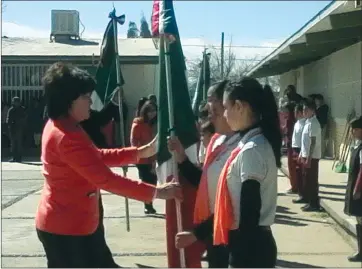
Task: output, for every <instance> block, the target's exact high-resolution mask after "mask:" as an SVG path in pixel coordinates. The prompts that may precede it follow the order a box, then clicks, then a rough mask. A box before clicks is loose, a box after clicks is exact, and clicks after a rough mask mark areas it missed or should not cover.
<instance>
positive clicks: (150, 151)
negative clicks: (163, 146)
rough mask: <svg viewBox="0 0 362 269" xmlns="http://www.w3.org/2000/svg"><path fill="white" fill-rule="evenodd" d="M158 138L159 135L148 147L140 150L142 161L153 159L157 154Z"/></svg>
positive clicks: (139, 154) (139, 155)
mask: <svg viewBox="0 0 362 269" xmlns="http://www.w3.org/2000/svg"><path fill="white" fill-rule="evenodd" d="M157 138H158V135H156V136H155V138H154V139H153V140H152V141H151V142H150V143H148V144H147V145H144V146H141V147H139V148H138V157H139V158H140V159H144V158H149V157H152V156H154V155H155V154H156V153H157Z"/></svg>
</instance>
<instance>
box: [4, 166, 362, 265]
mask: <svg viewBox="0 0 362 269" xmlns="http://www.w3.org/2000/svg"><path fill="white" fill-rule="evenodd" d="M40 169H41V166H40V165H39V163H37V162H35V163H28V164H16V163H15V164H13V163H7V162H2V176H1V178H2V203H1V205H2V263H1V266H2V267H4V268H5V267H46V259H45V257H44V251H43V249H42V246H41V244H40V243H39V241H38V239H37V237H36V233H35V230H34V213H35V211H36V207H37V203H38V201H39V197H40V189H41V187H42V182H43V181H42V176H41V174H40ZM129 176H130V177H131V178H132V177H133V178H136V177H137V172H136V170H135V169H134V168H131V169H130V171H129ZM279 183H280V184H279V200H278V212H277V217H276V224H275V225H274V226H273V232H274V235H275V238H276V241H277V244H278V252H279V254H278V267H286V268H292V267H295V268H306V267H361V264H358V263H357V264H356V263H354V264H353V263H349V262H348V261H347V259H346V256H348V255H349V254H351V253H352V252H353V251H354V249H355V242H354V241H355V240H352V239H351V238H350V236H348V235H347V234H346V233H344V231H342V230H341V229H340V228H339V226H337V225H336V224H335V222H334V221H333V220H332V219H331V218H330V217H329V216H328V215H327V214H326V213H304V212H302V211H301V210H300V206H299V205H294V204H292V202H291V200H292V198H294V196H292V195H286V194H285V190H286V189H288V187H289V184H288V180H287V178H286V177H284V176H283V175H282V174H281V175H280V177H279ZM103 201H104V207H105V221H104V222H105V227H106V238H107V242H108V245H109V247H110V249H111V250H112V251H113V254H114V257H115V260H116V261H117V262H118V263H119V264H120V265H121V266H125V267H166V266H167V263H166V244H165V221H164V219H163V216H162V215H159V216H156V217H146V216H144V214H143V205H142V203H140V202H136V201H131V200H130V214H131V231H130V232H127V231H126V221H125V202H124V198H122V197H117V196H115V195H112V194H109V193H104V196H103ZM155 208H156V209H157V210H158V211H159V213H163V212H164V203H163V202H162V201H156V202H155ZM203 265H204V267H207V264H206V263H204V264H203Z"/></svg>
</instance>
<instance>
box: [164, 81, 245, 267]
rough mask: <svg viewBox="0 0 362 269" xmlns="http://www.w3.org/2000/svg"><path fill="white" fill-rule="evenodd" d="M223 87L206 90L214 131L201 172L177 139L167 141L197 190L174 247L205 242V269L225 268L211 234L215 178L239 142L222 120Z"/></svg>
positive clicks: (224, 252) (225, 258)
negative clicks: (190, 219) (190, 222)
mask: <svg viewBox="0 0 362 269" xmlns="http://www.w3.org/2000/svg"><path fill="white" fill-rule="evenodd" d="M227 85H228V81H227V80H224V81H222V82H218V83H215V84H214V85H212V86H211V87H210V88H209V90H208V96H207V106H208V109H209V120H210V122H211V123H212V124H213V126H214V128H215V135H214V136H213V137H212V138H211V140H210V142H209V144H208V147H207V150H206V157H205V162H204V165H203V167H202V169H200V168H199V167H198V166H196V165H195V164H193V163H191V162H190V160H188V159H187V157H186V155H185V152H184V149H183V148H182V146H181V144H180V143H179V141H178V140H177V139H171V138H170V139H169V149H170V151H175V153H176V158H177V160H178V163H179V170H180V174H181V175H182V176H183V177H184V178H185V179H187V180H188V181H189V182H190V183H191V184H193V185H194V186H197V188H198V190H197V197H196V201H195V210H194V224H195V226H194V228H193V229H191V231H184V232H181V233H178V234H177V235H176V246H177V247H179V248H186V251H187V250H188V249H189V248H187V247H189V246H191V245H193V244H194V243H196V241H202V242H204V243H206V247H207V258H208V263H209V268H226V267H228V265H229V251H228V248H227V246H225V245H221V246H220V245H217V246H214V245H213V235H212V225H213V215H214V208H215V199H216V189H217V185H218V181H219V175H220V173H221V171H222V168H223V167H224V164H225V162H226V160H227V159H228V157H229V155H230V153H231V152H232V151H233V150H234V149H235V148H236V147H237V146H238V143H239V141H240V139H241V137H240V134H239V133H235V132H234V131H233V130H231V128H230V126H229V125H228V123H227V121H226V119H225V117H224V107H223V95H224V89H225V87H226V86H227ZM184 229H187V227H184ZM200 258H201V257H200Z"/></svg>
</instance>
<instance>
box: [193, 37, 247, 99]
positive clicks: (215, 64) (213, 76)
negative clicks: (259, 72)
mask: <svg viewBox="0 0 362 269" xmlns="http://www.w3.org/2000/svg"><path fill="white" fill-rule="evenodd" d="M208 52H209V53H211V56H210V80H211V83H214V82H216V81H219V80H221V79H222V76H221V49H220V48H215V47H214V46H211V47H209V48H208ZM201 58H202V57H200V59H197V60H193V61H188V62H187V67H188V68H187V74H188V79H189V89H190V96H191V97H193V95H194V91H195V89H196V84H197V79H198V76H199V73H200V64H201ZM253 63H254V61H253V59H250V60H242V61H240V60H238V59H236V55H235V53H234V52H233V50H232V41H230V43H229V45H228V46H225V48H224V76H223V77H224V79H235V80H237V79H240V78H242V77H243V76H245V74H246V73H247V72H248V71H249V70H250V68H251V67H252V66H253Z"/></svg>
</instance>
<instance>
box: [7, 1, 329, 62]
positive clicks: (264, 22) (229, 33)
mask: <svg viewBox="0 0 362 269" xmlns="http://www.w3.org/2000/svg"><path fill="white" fill-rule="evenodd" d="M4 2H5V7H4V10H3V12H2V35H6V36H8V37H12V36H16V37H45V38H49V34H50V25H51V17H50V14H51V10H52V9H67V10H77V11H79V13H80V20H81V22H82V23H83V25H84V26H85V30H84V33H83V35H82V38H84V39H87V38H97V39H101V38H102V36H103V32H104V30H105V27H106V25H107V23H108V20H109V19H108V14H109V12H110V11H111V10H112V8H113V4H114V6H115V8H116V11H117V15H121V14H122V13H123V14H125V15H126V23H125V25H124V26H122V27H119V36H120V38H125V36H126V32H127V28H128V23H129V21H135V22H136V24H137V25H138V26H139V24H140V18H141V16H142V14H144V16H145V17H146V19H148V18H150V17H151V12H152V4H153V3H152V1H114V2H112V1H4ZM328 3H330V1H320V0H319V1H174V7H175V13H176V19H177V24H178V27H179V31H180V35H181V39H182V44H183V50H184V54H185V56H186V57H201V53H202V50H203V46H204V45H214V46H219V45H220V40H221V32H224V33H225V46H227V45H229V44H230V42H231V44H232V46H234V47H233V48H232V51H233V52H234V53H235V54H236V57H237V58H238V59H245V58H247V59H253V60H256V59H261V58H263V57H264V56H266V55H267V54H269V53H270V52H271V51H272V50H273V48H275V47H277V46H278V45H279V44H280V43H281V42H283V41H284V40H285V39H286V38H288V37H289V36H291V35H292V34H293V33H295V32H296V31H297V30H299V29H300V28H301V27H302V26H303V25H304V24H305V23H307V21H308V20H310V19H311V18H312V17H313V16H314V15H315V14H317V13H318V12H319V11H320V10H321V9H322V8H324V7H325V6H326V5H327V4H328ZM82 30H83V28H82V26H80V31H82ZM235 46H236V47H235ZM238 46H239V47H238ZM240 46H262V47H267V48H245V47H240Z"/></svg>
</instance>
